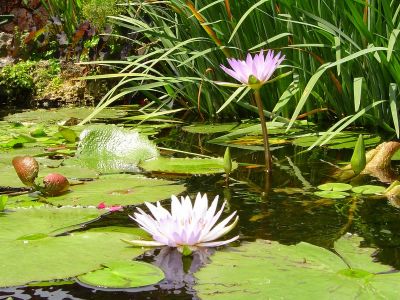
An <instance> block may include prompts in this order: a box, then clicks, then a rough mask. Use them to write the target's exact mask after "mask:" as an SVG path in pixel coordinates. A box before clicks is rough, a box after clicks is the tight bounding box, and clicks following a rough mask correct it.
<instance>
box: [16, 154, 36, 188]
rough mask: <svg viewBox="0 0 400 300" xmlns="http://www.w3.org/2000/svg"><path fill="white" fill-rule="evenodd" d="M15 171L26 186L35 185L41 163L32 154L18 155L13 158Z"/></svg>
mask: <svg viewBox="0 0 400 300" xmlns="http://www.w3.org/2000/svg"><path fill="white" fill-rule="evenodd" d="M12 164H13V166H14V169H15V172H16V173H17V175H18V177H19V179H21V181H22V183H23V184H25V185H26V186H34V185H35V179H36V177H37V176H38V173H39V164H38V162H37V161H36V159H34V158H33V157H32V156H16V157H14V158H13V160H12Z"/></svg>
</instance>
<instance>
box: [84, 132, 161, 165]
mask: <svg viewBox="0 0 400 300" xmlns="http://www.w3.org/2000/svg"><path fill="white" fill-rule="evenodd" d="M80 140H81V141H80V143H79V145H78V149H77V152H76V156H77V158H78V159H79V160H80V161H81V162H82V163H83V164H84V165H86V166H87V167H89V168H94V169H97V170H99V171H102V172H119V171H134V170H135V167H136V166H137V165H138V164H139V163H140V162H142V161H145V160H148V159H154V158H157V157H158V155H159V154H158V150H157V147H156V146H155V145H154V144H153V143H152V142H150V140H149V139H148V138H147V137H146V136H143V135H141V134H139V132H138V131H134V130H128V129H124V128H120V127H117V126H114V125H103V126H93V127H90V128H88V129H85V130H84V131H82V133H81V135H80Z"/></svg>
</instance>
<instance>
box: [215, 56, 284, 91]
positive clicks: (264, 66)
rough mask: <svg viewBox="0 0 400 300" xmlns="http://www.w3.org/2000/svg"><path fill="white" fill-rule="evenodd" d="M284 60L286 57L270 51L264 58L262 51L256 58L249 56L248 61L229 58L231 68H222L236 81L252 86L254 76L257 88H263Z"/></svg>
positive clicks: (222, 66)
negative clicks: (251, 78)
mask: <svg viewBox="0 0 400 300" xmlns="http://www.w3.org/2000/svg"><path fill="white" fill-rule="evenodd" d="M284 59H285V56H284V55H281V53H280V52H279V53H278V54H277V55H275V53H274V51H272V50H269V51H268V52H267V55H265V56H264V50H261V51H260V53H259V54H255V55H254V58H253V57H252V56H251V54H250V53H249V54H247V57H246V60H239V59H235V58H228V63H229V65H230V67H231V68H228V67H225V66H224V65H221V68H222V70H224V71H225V72H226V73H227V74H228V75H230V76H232V77H233V78H235V79H236V80H238V81H240V82H241V83H243V84H246V85H250V86H252V85H254V83H253V82H250V77H251V76H254V78H255V79H256V80H257V86H258V87H261V86H262V85H263V84H265V83H266V82H267V81H268V80H269V79H270V78H271V76H272V74H273V73H274V72H275V70H276V68H277V67H278V66H279V65H280V64H281V63H282V61H283V60H284Z"/></svg>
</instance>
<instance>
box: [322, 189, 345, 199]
mask: <svg viewBox="0 0 400 300" xmlns="http://www.w3.org/2000/svg"><path fill="white" fill-rule="evenodd" d="M314 195H316V196H318V197H322V198H329V199H343V198H346V197H347V196H349V195H350V194H349V193H346V192H341V191H318V192H314Z"/></svg>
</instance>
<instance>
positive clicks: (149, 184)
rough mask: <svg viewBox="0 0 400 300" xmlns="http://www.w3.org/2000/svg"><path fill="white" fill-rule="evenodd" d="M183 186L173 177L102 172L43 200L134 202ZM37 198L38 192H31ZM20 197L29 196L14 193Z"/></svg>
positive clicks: (88, 203)
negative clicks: (60, 193)
mask: <svg viewBox="0 0 400 300" xmlns="http://www.w3.org/2000/svg"><path fill="white" fill-rule="evenodd" d="M184 190H185V187H184V185H182V184H176V183H175V182H173V181H168V180H162V179H152V178H146V177H144V176H140V175H135V176H133V175H128V174H115V175H102V176H100V177H99V179H97V180H94V181H87V182H84V183H82V184H78V185H74V186H71V187H70V191H69V192H67V193H65V194H63V195H60V196H55V197H47V198H45V200H46V201H47V202H49V203H51V204H53V205H57V206H58V205H59V206H62V205H64V206H65V205H79V206H96V205H98V204H99V203H100V202H105V203H107V205H136V204H140V203H143V202H145V201H147V202H155V201H159V200H163V199H167V198H170V196H171V195H172V194H174V195H177V194H180V193H182V192H183V191H184ZM34 197H36V198H38V197H39V195H34ZM15 198H16V199H17V200H19V201H23V200H28V199H29V198H30V197H29V196H27V195H23V196H16V197H15Z"/></svg>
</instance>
